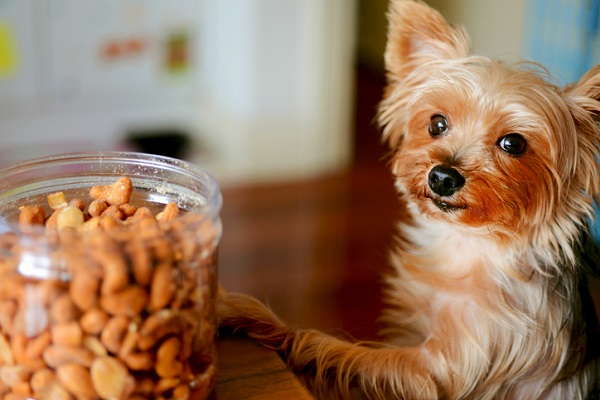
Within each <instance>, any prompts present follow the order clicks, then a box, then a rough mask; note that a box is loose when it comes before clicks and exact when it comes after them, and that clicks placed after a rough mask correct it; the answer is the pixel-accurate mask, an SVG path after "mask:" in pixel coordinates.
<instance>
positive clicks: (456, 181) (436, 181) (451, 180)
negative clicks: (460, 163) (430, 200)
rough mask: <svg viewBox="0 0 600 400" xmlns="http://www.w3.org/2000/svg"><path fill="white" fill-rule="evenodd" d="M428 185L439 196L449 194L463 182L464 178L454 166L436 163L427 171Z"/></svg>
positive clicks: (457, 189)
mask: <svg viewBox="0 0 600 400" xmlns="http://www.w3.org/2000/svg"><path fill="white" fill-rule="evenodd" d="M428 184H429V187H430V188H431V190H433V192H434V193H435V194H437V195H439V196H441V197H446V196H451V195H453V194H454V193H456V192H458V191H459V190H460V188H462V187H463V186H464V184H465V178H464V177H463V176H462V175H461V174H460V173H459V172H458V171H457V170H456V169H454V168H451V167H446V166H443V165H436V166H435V167H433V168H432V169H431V171H430V172H429V180H428Z"/></svg>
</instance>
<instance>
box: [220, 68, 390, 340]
mask: <svg viewBox="0 0 600 400" xmlns="http://www.w3.org/2000/svg"><path fill="white" fill-rule="evenodd" d="M357 77H358V79H357V84H356V99H357V101H356V113H355V128H356V135H355V136H356V141H355V147H356V150H355V162H354V163H353V165H352V167H351V168H349V169H348V170H347V171H344V172H342V173H339V174H336V175H333V176H326V177H320V178H318V179H314V180H310V181H302V182H287V183H280V184H270V185H261V186H250V187H232V188H223V196H224V207H223V212H222V219H223V226H224V232H225V233H224V237H223V240H222V243H221V247H220V259H219V274H220V280H221V283H222V284H223V286H224V287H225V288H226V289H227V290H230V291H241V292H244V293H249V294H252V295H254V296H256V297H258V298H259V299H261V300H264V301H266V302H268V303H269V304H270V305H271V306H272V307H273V308H274V309H275V311H276V312H277V313H278V314H279V315H280V316H281V317H282V318H283V319H284V320H286V321H287V322H288V323H290V324H292V325H295V326H298V327H305V328H319V329H325V330H328V331H330V332H337V333H340V332H342V331H343V332H347V333H349V334H351V335H352V336H354V337H357V338H373V337H374V336H375V334H376V331H377V329H378V325H377V317H378V315H379V312H380V308H381V301H380V285H379V279H380V276H381V273H382V271H383V270H384V269H385V267H386V265H387V260H386V257H387V256H386V254H387V249H388V248H389V247H390V246H391V244H392V240H393V232H394V220H395V218H396V212H397V207H396V197H395V193H394V189H393V183H392V180H391V177H390V175H389V173H388V171H387V169H386V162H385V159H384V155H385V151H386V150H385V147H384V146H383V145H381V144H380V142H379V136H378V130H377V129H376V127H375V124H374V118H375V112H376V105H377V103H378V101H379V99H380V97H381V91H382V85H383V79H382V77H381V76H379V75H378V74H374V73H372V72H369V71H366V70H363V69H359V70H358V73H357Z"/></svg>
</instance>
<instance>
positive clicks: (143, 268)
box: [0, 178, 218, 399]
mask: <svg viewBox="0 0 600 400" xmlns="http://www.w3.org/2000/svg"><path fill="white" fill-rule="evenodd" d="M132 191H133V185H132V182H131V180H130V179H129V178H120V179H119V180H117V181H116V182H115V183H113V184H112V185H107V186H95V187H93V188H92V189H91V190H90V195H91V197H92V198H93V201H91V202H90V203H89V205H88V206H87V209H86V206H85V203H84V201H82V200H81V199H66V198H65V195H64V194H63V193H61V192H59V193H53V194H51V195H49V196H48V204H49V207H50V210H51V212H49V213H48V214H50V215H46V211H45V210H44V208H43V207H41V206H25V207H22V209H21V213H20V219H19V223H20V227H21V229H20V232H19V233H16V232H8V233H3V234H1V235H0V395H1V396H2V397H3V398H4V399H22V398H36V399H149V398H155V399H188V398H205V397H207V395H208V394H209V392H210V390H211V389H212V386H213V384H214V380H215V373H216V371H215V368H216V344H215V337H216V319H215V315H214V304H213V301H214V291H215V290H216V287H215V286H216V277H215V271H214V269H215V265H216V254H215V253H216V249H215V246H216V241H217V240H216V239H215V238H216V236H217V235H218V232H217V229H216V228H215V227H214V226H213V224H212V222H211V221H210V219H209V218H205V217H204V216H203V215H200V214H195V213H183V212H181V213H180V211H179V208H178V207H177V204H175V203H169V204H167V205H166V206H165V207H164V209H163V211H162V212H160V213H158V214H157V215H156V216H155V215H153V213H152V212H151V210H150V209H149V208H146V207H136V206H135V205H132V204H130V203H129V202H130V199H131V194H132ZM46 209H48V208H46Z"/></svg>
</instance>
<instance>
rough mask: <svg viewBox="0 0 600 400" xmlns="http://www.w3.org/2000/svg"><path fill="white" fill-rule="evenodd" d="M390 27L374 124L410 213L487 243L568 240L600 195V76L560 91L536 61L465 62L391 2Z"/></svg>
mask: <svg viewBox="0 0 600 400" xmlns="http://www.w3.org/2000/svg"><path fill="white" fill-rule="evenodd" d="M389 20H390V26H389V31H388V44H387V49H386V54H385V62H386V69H387V73H388V87H387V89H386V92H385V97H384V100H383V101H382V103H381V106H380V123H381V125H382V127H383V137H384V139H385V140H386V141H387V142H388V144H389V146H390V148H391V152H392V153H391V154H392V155H391V168H392V173H393V174H394V176H395V179H396V185H397V187H398V189H399V190H400V191H401V192H403V193H404V195H405V197H406V199H407V201H408V203H409V205H411V206H412V208H413V210H415V211H416V212H417V213H418V214H419V215H420V216H423V217H424V218H426V219H435V220H437V221H442V222H448V223H450V224H452V225H453V226H455V227H457V228H459V229H461V230H463V231H468V232H474V233H476V232H479V234H485V235H486V236H487V237H490V238H493V240H495V241H501V242H505V243H511V244H515V243H516V242H515V240H516V241H518V242H520V243H521V244H523V245H531V244H534V245H535V244H542V245H545V246H549V247H550V248H554V249H555V250H557V251H558V252H560V250H558V249H559V248H560V247H562V246H563V245H565V243H564V241H566V242H567V243H569V244H570V243H572V240H573V238H574V237H575V236H576V234H577V230H579V229H580V228H581V225H582V224H583V223H585V221H586V219H587V218H588V217H590V216H591V215H592V213H593V212H592V207H591V203H592V198H593V197H594V196H596V194H597V193H598V192H599V191H600V181H599V178H600V176H599V174H598V160H597V155H598V148H599V146H600V133H599V132H598V128H597V125H596V120H597V119H598V118H597V117H598V115H599V114H600V103H598V101H597V99H598V98H600V69H598V68H596V69H594V70H592V71H590V72H589V73H588V74H587V75H586V76H584V77H583V79H582V80H581V81H580V82H579V83H578V84H576V85H574V86H572V87H570V88H566V89H563V88H559V87H557V86H555V85H552V84H550V83H548V81H547V80H546V79H545V75H546V74H545V73H544V70H543V69H542V68H541V67H538V66H535V65H534V64H532V63H520V64H518V65H512V66H510V65H507V64H504V63H502V62H498V61H494V60H490V59H488V58H485V57H481V56H471V55H469V47H470V46H469V39H468V37H467V34H466V33H465V32H464V31H463V30H461V29H459V28H454V27H452V26H451V25H449V24H448V23H447V22H446V21H445V20H444V18H443V17H442V16H441V15H440V14H439V13H437V12H436V11H434V10H432V9H431V8H429V7H428V6H426V5H424V4H422V3H419V2H414V1H405V0H393V1H392V2H391V5H390V10H389Z"/></svg>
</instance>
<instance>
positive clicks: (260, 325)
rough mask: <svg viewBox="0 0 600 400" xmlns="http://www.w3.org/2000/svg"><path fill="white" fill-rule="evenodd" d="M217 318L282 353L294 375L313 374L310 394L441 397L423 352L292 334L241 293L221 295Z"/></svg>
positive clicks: (322, 335)
mask: <svg viewBox="0 0 600 400" xmlns="http://www.w3.org/2000/svg"><path fill="white" fill-rule="evenodd" d="M218 315H219V318H220V321H221V322H220V326H221V327H233V328H235V329H236V330H242V331H244V332H245V333H246V334H247V335H248V336H250V337H252V338H254V339H255V340H257V341H258V342H259V343H261V344H263V345H265V346H267V347H270V348H273V349H275V350H277V351H278V352H280V354H281V355H282V356H283V358H284V359H285V360H286V362H287V363H288V365H289V366H290V367H291V368H292V369H293V370H295V371H297V372H307V371H310V372H311V373H312V374H314V378H313V380H314V381H313V386H314V390H315V391H316V392H317V393H321V394H323V396H327V395H326V394H325V392H326V391H327V390H333V392H334V393H336V394H335V396H336V397H338V396H339V397H340V398H349V397H350V390H351V388H352V387H356V386H358V387H359V388H360V390H361V391H362V392H364V393H365V394H367V395H368V396H369V398H381V399H389V398H399V399H437V398H439V397H440V395H441V394H440V393H439V392H438V388H437V385H436V382H435V381H434V379H433V378H432V376H431V371H430V370H429V367H428V365H429V362H428V355H427V353H426V352H424V350H423V349H422V348H419V347H415V348H403V347H393V346H390V345H386V344H381V343H366V342H364V343H352V342H349V341H345V340H341V339H338V338H335V337H333V336H330V335H327V334H325V333H322V332H319V331H316V330H294V329H292V328H290V327H288V326H287V325H285V324H284V323H283V322H282V321H281V320H279V319H278V318H277V317H276V316H275V315H274V314H273V313H272V312H271V310H270V309H269V308H267V307H266V306H265V305H263V304H262V303H261V302H259V301H258V300H256V299H254V298H253V297H250V296H247V295H243V294H233V293H232V294H227V295H225V294H223V293H221V295H220V296H219V304H218ZM399 372H401V373H399ZM329 395H331V393H330V394H329Z"/></svg>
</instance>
